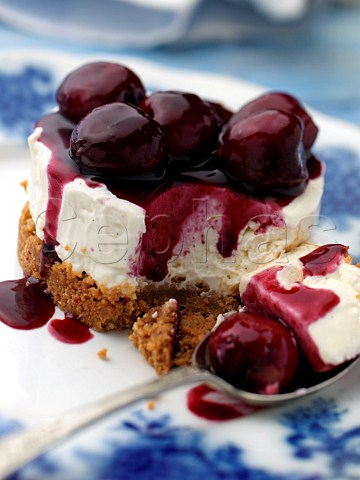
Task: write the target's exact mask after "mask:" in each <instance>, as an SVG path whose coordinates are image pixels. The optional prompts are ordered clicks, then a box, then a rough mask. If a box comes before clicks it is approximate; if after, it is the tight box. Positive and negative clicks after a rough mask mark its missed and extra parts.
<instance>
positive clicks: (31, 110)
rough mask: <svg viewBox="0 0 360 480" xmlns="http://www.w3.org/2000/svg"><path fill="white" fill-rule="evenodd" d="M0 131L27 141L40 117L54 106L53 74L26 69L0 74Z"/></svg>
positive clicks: (36, 69)
mask: <svg viewBox="0 0 360 480" xmlns="http://www.w3.org/2000/svg"><path fill="white" fill-rule="evenodd" d="M0 91H1V95H0V129H1V130H2V132H4V134H6V136H7V138H11V137H18V138H23V139H26V137H27V136H28V135H29V134H30V133H31V131H32V130H33V128H34V124H35V122H36V121H37V120H38V119H39V117H40V116H41V115H43V114H44V113H45V112H47V111H49V110H50V109H51V108H53V107H54V106H55V98H54V91H55V83H54V78H53V75H52V73H51V71H50V70H48V69H46V68H41V67H37V66H34V65H24V66H22V68H21V69H20V70H19V71H16V72H14V73H10V72H7V71H4V72H1V73H0Z"/></svg>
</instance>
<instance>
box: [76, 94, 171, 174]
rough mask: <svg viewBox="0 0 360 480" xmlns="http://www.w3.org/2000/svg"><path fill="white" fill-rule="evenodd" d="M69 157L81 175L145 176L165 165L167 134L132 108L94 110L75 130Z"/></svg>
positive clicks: (116, 105)
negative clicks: (91, 173) (165, 135)
mask: <svg viewBox="0 0 360 480" xmlns="http://www.w3.org/2000/svg"><path fill="white" fill-rule="evenodd" d="M70 154H71V157H72V158H73V159H74V160H75V162H76V163H77V164H78V166H79V168H80V170H81V171H82V172H87V171H88V172H94V173H96V174H98V175H105V176H115V177H123V176H133V175H139V174H141V175H146V174H151V173H154V172H156V171H157V170H158V169H159V168H160V167H161V166H162V165H163V163H164V160H165V147H164V134H163V132H162V130H161V128H160V126H159V124H158V123H157V122H156V121H155V120H153V119H152V118H150V117H148V116H147V115H145V113H144V112H143V111H142V110H140V109H139V108H136V107H134V106H132V105H127V104H125V103H118V102H117V103H111V104H108V105H104V106H102V107H98V108H95V109H94V110H92V111H91V112H90V113H89V114H88V115H86V117H84V118H83V119H82V120H81V121H80V122H79V123H78V125H77V126H76V127H75V129H74V130H73V132H72V134H71V139H70Z"/></svg>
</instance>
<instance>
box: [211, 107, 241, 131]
mask: <svg viewBox="0 0 360 480" xmlns="http://www.w3.org/2000/svg"><path fill="white" fill-rule="evenodd" d="M205 103H206V104H207V105H209V107H210V108H211V110H212V112H213V114H214V116H215V119H216V121H217V125H218V129H219V132H220V131H221V130H222V128H223V127H224V125H226V124H227V123H228V121H229V120H230V118H231V117H232V116H233V115H234V112H231V111H230V110H229V109H227V108H226V107H224V105H222V104H221V103H218V102H212V101H207V102H205Z"/></svg>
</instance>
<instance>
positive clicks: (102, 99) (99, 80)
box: [56, 62, 145, 122]
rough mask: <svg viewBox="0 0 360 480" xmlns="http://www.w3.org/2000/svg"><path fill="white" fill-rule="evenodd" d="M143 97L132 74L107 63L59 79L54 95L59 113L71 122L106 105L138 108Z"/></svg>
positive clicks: (136, 79) (143, 91) (136, 78)
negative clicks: (119, 103)
mask: <svg viewBox="0 0 360 480" xmlns="http://www.w3.org/2000/svg"><path fill="white" fill-rule="evenodd" d="M144 96H145V89H144V86H143V84H142V82H141V80H140V79H139V77H138V76H137V75H135V73H134V72H133V71H131V70H129V69H128V68H127V67H125V66H123V65H119V64H117V63H109V62H94V63H87V64H86V65H83V66H81V67H80V68H78V69H77V70H75V71H73V72H71V73H70V74H69V75H68V76H67V77H66V78H65V79H64V80H63V82H62V83H61V85H60V86H59V88H58V90H57V92H56V100H57V102H58V104H59V106H60V111H61V112H62V113H63V114H64V115H65V116H66V117H68V118H70V119H71V120H73V121H74V122H79V121H80V120H81V119H82V118H83V117H85V115H86V114H87V113H89V112H90V111H91V110H93V109H94V108H96V107H99V106H101V105H105V104H106V103H112V102H125V103H131V104H134V105H138V103H139V102H140V100H141V99H142V98H143V97H144Z"/></svg>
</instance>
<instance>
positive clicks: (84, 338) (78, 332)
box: [48, 314, 94, 344]
mask: <svg viewBox="0 0 360 480" xmlns="http://www.w3.org/2000/svg"><path fill="white" fill-rule="evenodd" d="M48 328H49V332H50V334H51V335H52V336H53V337H54V338H56V340H59V341H60V342H63V343H69V344H80V343H85V342H88V341H89V340H91V339H92V338H93V337H94V335H93V334H92V333H91V332H90V329H89V327H87V326H86V325H84V324H83V323H80V321H79V320H78V319H77V318H76V317H74V316H72V315H70V314H65V317H64V319H63V320H61V319H59V318H54V319H52V320H51V321H50V323H49V325H48Z"/></svg>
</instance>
